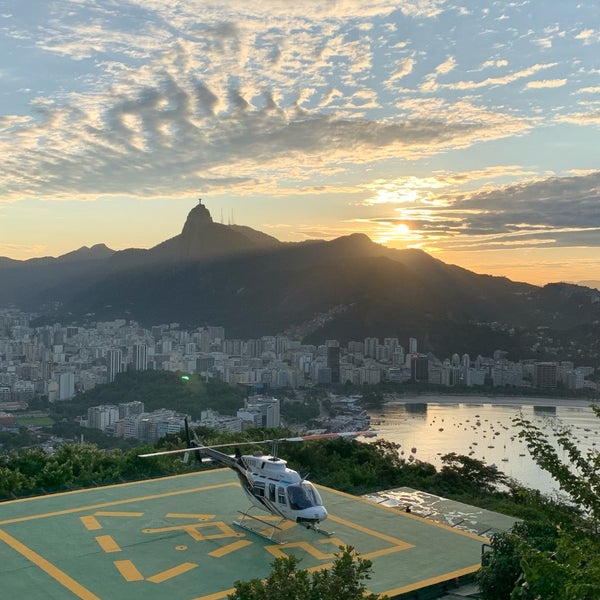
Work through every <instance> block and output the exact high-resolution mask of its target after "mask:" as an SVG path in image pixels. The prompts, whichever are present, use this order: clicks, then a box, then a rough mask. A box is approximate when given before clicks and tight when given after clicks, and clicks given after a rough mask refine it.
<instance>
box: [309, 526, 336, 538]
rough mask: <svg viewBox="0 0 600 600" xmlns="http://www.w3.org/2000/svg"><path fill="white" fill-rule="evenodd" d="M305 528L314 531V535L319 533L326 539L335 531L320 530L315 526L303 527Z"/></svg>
mask: <svg viewBox="0 0 600 600" xmlns="http://www.w3.org/2000/svg"><path fill="white" fill-rule="evenodd" d="M305 527H306V529H310V530H311V531H314V532H315V533H320V534H321V535H324V536H327V537H331V536H332V535H333V534H334V533H335V531H327V530H326V529H320V528H319V527H317V526H316V525H305Z"/></svg>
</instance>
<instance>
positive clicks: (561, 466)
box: [513, 405, 600, 524]
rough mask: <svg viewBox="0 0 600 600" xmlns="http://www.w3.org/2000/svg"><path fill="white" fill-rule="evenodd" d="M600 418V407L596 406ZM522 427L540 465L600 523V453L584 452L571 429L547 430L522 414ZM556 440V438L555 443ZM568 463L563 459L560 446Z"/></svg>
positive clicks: (519, 420)
mask: <svg viewBox="0 0 600 600" xmlns="http://www.w3.org/2000/svg"><path fill="white" fill-rule="evenodd" d="M591 408H592V410H593V411H594V414H595V415H596V417H598V418H600V406H598V405H592V407H591ZM513 422H514V424H515V425H516V426H517V427H520V429H521V430H520V432H519V437H520V438H522V439H524V440H525V442H526V443H527V448H528V450H529V452H530V454H531V456H532V458H533V460H534V461H535V462H536V463H537V465H538V466H539V467H540V468H541V469H543V470H544V471H547V472H548V473H550V475H552V477H554V479H556V481H557V482H558V485H559V486H560V489H561V490H563V491H564V492H566V493H567V494H569V495H570V496H571V498H572V499H573V500H574V501H575V503H576V504H577V505H578V506H580V507H581V508H582V509H584V510H585V511H587V512H588V513H589V516H590V517H591V519H592V520H593V521H594V523H595V524H598V523H599V522H600V452H599V451H598V450H594V449H591V450H588V451H585V452H584V451H582V450H581V449H580V448H579V447H578V446H577V441H576V439H575V437H574V436H573V434H572V432H571V430H570V429H568V428H566V427H561V426H557V427H554V428H550V431H546V430H543V429H542V428H540V427H538V426H537V425H535V424H534V423H532V422H531V421H529V420H528V419H525V418H524V417H523V416H522V415H521V416H519V417H517V418H515V419H514V420H513ZM552 438H554V439H555V443H553V441H552ZM557 445H558V447H560V448H561V449H562V450H563V452H564V454H565V456H566V457H567V458H568V460H564V461H563V460H562V459H561V458H560V456H559V453H558V450H557V447H556V446H557Z"/></svg>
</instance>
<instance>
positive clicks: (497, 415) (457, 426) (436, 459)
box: [370, 395, 600, 494]
mask: <svg viewBox="0 0 600 600" xmlns="http://www.w3.org/2000/svg"><path fill="white" fill-rule="evenodd" d="M494 400H496V399H494ZM494 400H493V401H494ZM509 400H510V401H511V402H510V403H509V404H504V403H503V401H504V399H503V398H498V399H497V401H498V403H497V404H496V403H490V399H489V398H485V399H483V398H482V399H481V403H479V402H477V399H474V398H472V397H468V398H461V397H451V398H449V397H444V396H439V397H437V396H433V395H432V396H428V397H426V399H423V398H417V399H411V400H410V401H407V402H388V403H386V404H385V405H384V407H383V408H382V409H380V410H377V411H373V412H371V413H370V416H371V422H372V425H373V427H374V428H375V429H377V431H378V437H379V438H380V439H381V438H383V439H386V440H389V441H391V442H395V443H397V444H400V449H399V452H400V454H401V455H402V456H403V458H405V459H406V460H408V461H411V462H412V461H414V460H422V461H424V462H428V463H431V464H433V465H435V466H436V468H438V469H439V468H441V466H442V464H443V463H442V456H443V455H444V454H448V453H450V452H456V453H457V454H463V455H466V456H470V457H472V458H476V459H479V460H482V461H483V462H485V463H486V464H488V465H496V466H497V467H498V469H499V470H500V471H502V472H503V473H505V474H506V475H507V476H509V477H512V478H514V479H516V480H517V481H519V482H520V483H522V484H523V485H525V486H527V487H531V488H534V489H538V490H540V491H542V492H544V493H547V494H553V493H556V492H557V484H556V482H555V481H554V480H553V479H552V478H551V477H550V475H548V474H547V473H546V472H544V471H542V470H541V469H540V468H539V467H538V466H537V465H536V464H535V462H534V461H533V459H532V458H531V456H530V455H529V452H528V450H527V447H526V445H525V443H524V442H523V440H521V439H520V438H519V435H518V434H519V430H518V429H517V428H516V427H515V426H514V424H513V419H514V418H515V417H518V416H519V415H522V416H523V417H525V418H526V419H529V420H531V421H532V422H533V423H534V424H536V425H537V426H538V427H540V428H543V429H544V430H547V431H549V432H550V431H551V430H552V429H553V428H554V427H567V428H569V429H570V430H571V431H572V434H573V439H575V440H576V442H577V444H578V446H579V448H580V449H581V450H582V451H584V452H588V451H592V452H594V451H596V449H597V448H598V444H600V420H599V419H598V418H597V417H596V416H595V414H594V412H593V411H592V409H591V408H590V407H589V404H588V403H585V402H579V401H578V402H577V403H576V405H558V406H552V405H550V403H549V405H542V404H539V402H538V403H536V405H531V404H527V402H528V400H529V401H531V399H528V398H522V399H515V398H511V399H509ZM519 401H520V402H522V404H520V403H519ZM559 456H562V457H563V458H565V459H566V458H567V457H565V456H563V455H562V450H561V451H560V453H559Z"/></svg>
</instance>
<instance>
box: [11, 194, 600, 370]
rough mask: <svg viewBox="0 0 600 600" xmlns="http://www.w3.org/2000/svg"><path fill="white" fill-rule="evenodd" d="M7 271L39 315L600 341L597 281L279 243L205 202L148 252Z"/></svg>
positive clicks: (108, 253) (420, 256)
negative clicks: (534, 281)
mask: <svg viewBox="0 0 600 600" xmlns="http://www.w3.org/2000/svg"><path fill="white" fill-rule="evenodd" d="M0 278H1V280H2V282H3V285H2V286H1V288H0V305H7V304H10V303H12V304H15V305H17V306H21V307H23V308H25V309H28V310H35V311H38V312H40V313H42V315H43V317H42V319H41V320H40V323H42V322H47V323H54V322H56V321H57V320H58V321H60V322H63V323H67V322H78V323H84V322H93V321H97V320H109V319H113V318H131V319H134V320H136V321H138V322H140V323H141V324H144V325H147V326H148V325H153V324H159V323H170V322H178V323H181V324H182V326H184V327H187V328H195V327H199V326H203V325H208V324H211V325H223V326H224V327H225V329H226V332H227V336H228V337H229V338H232V337H240V338H251V337H259V336H262V335H273V334H277V333H282V332H287V333H293V334H295V335H298V336H300V337H301V338H302V339H304V340H305V341H307V342H312V343H323V342H324V340H326V339H337V340H339V341H341V342H346V341H348V340H351V339H356V340H359V339H363V338H364V337H367V336H377V337H381V338H382V337H393V336H397V337H399V338H400V339H401V340H403V343H405V342H406V339H407V338H408V337H410V336H414V337H417V338H419V340H420V345H421V349H423V350H425V351H427V350H431V351H433V352H435V353H436V354H438V355H439V356H448V355H450V354H452V353H453V352H458V353H462V352H467V351H468V352H470V353H472V354H474V355H476V354H477V353H482V354H490V353H491V352H493V351H494V350H495V349H497V348H501V349H503V350H506V351H507V352H509V353H510V354H511V355H512V356H513V357H516V358H522V357H524V356H526V355H527V353H533V354H534V356H535V357H536V358H540V357H546V356H549V357H552V356H559V355H560V356H561V357H562V358H567V357H569V356H570V354H569V352H571V351H573V343H575V344H580V343H581V344H583V347H584V348H586V350H585V353H584V354H582V353H581V352H580V353H579V354H578V356H577V358H578V359H582V358H583V357H586V359H587V357H588V356H589V357H590V360H592V359H593V356H594V352H595V353H596V354H598V350H597V348H596V349H594V348H595V347H594V343H595V344H596V346H597V344H598V339H600V335H598V334H600V331H599V325H598V323H600V293H598V292H597V291H595V290H593V289H590V288H589V287H582V286H576V285H572V284H562V283H561V284H550V285H547V286H544V287H543V288H540V287H538V286H533V285H530V284H526V283H518V282H513V281H511V280H509V279H506V278H504V277H492V276H489V275H478V274H476V273H473V272H471V271H468V270H466V269H462V268H460V267H457V266H454V265H448V264H445V263H443V262H442V261H440V260H438V259H435V258H433V257H432V256H430V255H428V254H427V253H425V252H422V251H420V250H394V249H390V248H386V247H385V246H381V245H379V244H376V243H374V242H372V241H371V240H370V239H369V238H368V237H367V236H366V235H363V234H353V235H349V236H344V237H340V238H337V239H335V240H332V241H312V242H304V243H282V242H280V241H278V240H276V239H275V238H273V237H271V236H268V235H266V234H263V233H261V232H259V231H256V230H253V229H251V228H248V227H243V226H228V225H223V224H219V223H214V222H213V220H212V218H211V216H210V213H209V212H208V210H207V209H206V207H204V206H203V205H202V204H201V203H200V204H198V206H196V207H194V209H192V211H191V212H190V214H189V215H188V218H187V220H186V223H185V224H184V227H183V229H182V232H181V234H180V235H178V236H175V237H174V238H171V239H169V240H166V241H165V242H162V243H161V244H158V245H157V246H155V247H154V248H151V249H149V250H139V249H129V250H124V251H119V252H114V251H112V250H110V249H108V248H106V246H95V247H93V248H91V249H80V250H78V251H76V252H74V253H70V254H69V255H64V256H63V257H59V258H57V259H40V260H37V261H10V260H2V259H0ZM540 332H542V333H543V339H542V338H541V337H540V336H541V335H542V333H540ZM549 332H550V333H549ZM595 334H596V337H595V338H593V336H594V335H595ZM589 336H592V337H589ZM588 338H589V339H588ZM594 339H595V342H594ZM540 340H541V341H540ZM549 340H551V341H549ZM557 348H558V350H557ZM561 348H564V351H563V350H561ZM569 348H571V350H569Z"/></svg>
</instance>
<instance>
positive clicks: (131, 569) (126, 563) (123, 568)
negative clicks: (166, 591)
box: [115, 560, 144, 581]
mask: <svg viewBox="0 0 600 600" xmlns="http://www.w3.org/2000/svg"><path fill="white" fill-rule="evenodd" d="M115 567H117V569H118V571H119V573H121V575H122V576H123V579H125V581H143V580H144V576H143V575H142V574H141V573H140V572H139V571H138V568H137V567H136V566H135V565H134V564H133V563H132V562H131V561H130V560H115Z"/></svg>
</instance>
